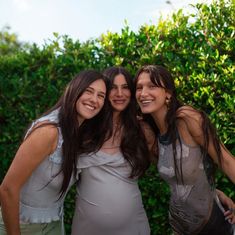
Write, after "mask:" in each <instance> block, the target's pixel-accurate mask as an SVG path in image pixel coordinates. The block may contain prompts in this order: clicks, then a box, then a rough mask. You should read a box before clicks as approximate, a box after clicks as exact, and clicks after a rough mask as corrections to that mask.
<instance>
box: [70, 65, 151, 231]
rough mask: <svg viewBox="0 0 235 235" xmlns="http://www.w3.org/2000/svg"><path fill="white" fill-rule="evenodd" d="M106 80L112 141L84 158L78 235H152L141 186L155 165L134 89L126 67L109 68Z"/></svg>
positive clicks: (107, 131) (75, 227)
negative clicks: (139, 114) (142, 124)
mask: <svg viewBox="0 0 235 235" xmlns="http://www.w3.org/2000/svg"><path fill="white" fill-rule="evenodd" d="M104 75H105V77H106V85H107V97H108V104H109V106H108V108H107V110H105V115H106V128H105V129H104V132H105V134H106V140H105V141H104V142H103V145H102V147H101V148H100V149H99V151H96V152H92V153H89V154H84V155H81V156H79V160H78V166H77V167H78V170H79V171H80V174H79V180H78V185H77V200H76V209H75V215H74V218H73V224H72V235H78V234H80V235H94V234H95V235H106V234H107V235H109V234H112V235H137V234H138V235H150V229H149V224H148V220H147V217H146V213H145V210H144V207H143V204H142V198H141V193H140V190H139V187H138V184H137V180H138V177H139V176H141V175H142V174H143V172H144V171H145V170H146V169H147V167H148V165H149V160H148V147H147V143H146V141H145V138H144V135H143V133H142V130H141V127H140V125H139V123H138V121H137V119H136V101H135V94H134V84H133V81H132V78H131V76H130V75H129V73H128V72H127V71H126V70H125V69H124V68H122V67H111V68H108V69H107V70H105V71H104Z"/></svg>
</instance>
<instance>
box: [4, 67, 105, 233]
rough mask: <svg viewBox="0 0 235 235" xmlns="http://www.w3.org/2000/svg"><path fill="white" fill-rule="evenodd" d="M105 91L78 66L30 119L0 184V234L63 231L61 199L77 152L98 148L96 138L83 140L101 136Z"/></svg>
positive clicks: (93, 76)
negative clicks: (42, 109) (52, 100)
mask: <svg viewBox="0 0 235 235" xmlns="http://www.w3.org/2000/svg"><path fill="white" fill-rule="evenodd" d="M105 96H106V85H105V82H104V77H103V75H102V74H101V73H99V72H97V71H94V70H85V71H82V72H80V73H79V74H78V75H77V76H75V77H74V79H73V80H72V81H71V82H70V83H69V84H68V86H67V88H66V89H65V92H64V94H63V95H62V97H61V98H60V99H59V101H58V102H57V104H56V105H55V106H54V107H53V108H51V109H50V110H49V111H48V112H47V113H46V114H44V115H43V116H42V117H41V118H39V119H37V120H36V121H35V122H33V124H32V125H31V128H30V129H29V130H28V132H27V134H26V136H25V139H24V141H23V143H22V144H21V146H20V147H19V149H18V151H17V153H16V155H15V158H14V160H13V162H12V164H11V166H10V168H9V170H8V172H7V174H6V176H5V178H4V180H3V182H2V184H1V186H0V205H1V211H2V215H3V216H0V235H5V234H8V235H20V234H21V235H45V234H46V235H62V234H64V227H63V202H64V198H65V195H66V193H67V192H68V190H69V188H70V186H71V185H72V184H73V183H75V180H76V179H75V176H76V159H77V154H78V153H79V151H80V153H82V151H94V150H96V149H97V148H99V147H100V146H99V144H100V142H99V141H96V142H95V144H93V145H92V146H91V145H87V144H86V143H84V142H83V140H84V139H86V135H87V133H89V138H90V139H92V138H93V136H94V135H96V134H97V135H100V140H101V142H102V136H104V135H103V134H102V133H103V129H104V126H102V123H103V122H101V120H102V117H103V113H102V112H100V111H101V109H102V107H103V105H104V102H105ZM98 113H99V114H98ZM88 119H89V120H88ZM97 122H100V123H101V124H100V125H99V126H98V127H97ZM94 128H96V132H95V133H94V131H93V130H94ZM93 133H94V134H93ZM3 221H4V223H3Z"/></svg>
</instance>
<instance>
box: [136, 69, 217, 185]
mask: <svg viewBox="0 0 235 235" xmlns="http://www.w3.org/2000/svg"><path fill="white" fill-rule="evenodd" d="M143 72H145V73H148V74H149V76H150V80H151V82H152V83H153V84H155V85H156V86H158V87H162V88H164V89H166V90H167V92H169V93H170V94H171V101H170V103H169V107H168V111H167V114H166V117H165V122H166V124H167V136H168V139H169V142H170V143H172V146H173V157H174V165H175V172H176V179H177V181H179V179H180V180H181V182H182V183H183V182H184V180H183V169H182V156H181V158H180V166H179V167H178V165H177V164H176V142H177V140H178V141H179V143H180V146H181V155H182V143H181V140H180V137H179V134H178V130H177V121H178V120H179V119H181V120H183V121H184V122H185V123H186V124H187V121H186V120H185V118H183V117H179V116H178V115H177V113H178V111H179V108H180V107H182V106H183V104H182V103H181V102H180V101H179V100H178V98H177V92H176V88H175V84H174V80H173V78H172V76H171V73H170V72H169V71H168V70H167V69H166V68H165V67H163V66H161V65H145V66H143V67H142V68H140V69H139V70H138V72H137V74H136V76H135V85H136V82H137V80H138V77H139V76H140V74H141V73H143ZM194 111H195V112H197V113H199V114H200V116H201V118H202V127H201V128H202V130H203V138H204V143H203V145H202V146H201V152H202V157H203V161H204V163H206V164H207V167H208V165H209V167H208V168H209V169H206V171H207V172H206V173H207V174H208V175H207V176H208V180H209V182H210V183H211V184H213V181H214V172H215V169H216V168H215V164H213V163H212V161H211V158H210V157H208V145H209V137H210V136H211V137H212V141H213V145H214V147H215V149H216V153H217V157H218V160H219V165H221V147H220V140H219V138H218V135H217V133H216V130H215V128H214V126H213V125H212V123H211V122H210V120H209V118H208V116H207V115H206V113H205V112H203V111H200V110H195V109H194ZM141 115H142V117H143V119H144V120H145V121H146V122H147V123H149V125H150V126H151V127H152V129H153V131H154V132H155V134H156V136H160V131H159V129H158V127H157V125H156V124H155V122H154V120H153V118H152V116H151V115H150V114H141Z"/></svg>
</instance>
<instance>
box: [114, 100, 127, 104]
mask: <svg viewBox="0 0 235 235" xmlns="http://www.w3.org/2000/svg"><path fill="white" fill-rule="evenodd" d="M113 102H114V103H115V104H124V103H125V102H126V100H113Z"/></svg>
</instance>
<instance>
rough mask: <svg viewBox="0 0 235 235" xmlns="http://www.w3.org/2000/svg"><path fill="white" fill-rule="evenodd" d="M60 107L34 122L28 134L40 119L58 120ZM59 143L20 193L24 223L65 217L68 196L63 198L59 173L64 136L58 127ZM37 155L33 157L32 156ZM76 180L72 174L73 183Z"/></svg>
mask: <svg viewBox="0 0 235 235" xmlns="http://www.w3.org/2000/svg"><path fill="white" fill-rule="evenodd" d="M58 112H59V111H58V109H57V110H54V111H53V112H51V113H50V114H48V115H46V116H44V117H41V118H39V119H38V120H36V121H35V122H33V124H32V126H31V127H30V128H29V130H28V132H27V134H26V136H27V135H28V133H30V131H31V130H32V128H33V127H34V126H35V125H36V124H37V123H39V122H42V121H49V122H54V123H58ZM58 132H59V135H58V143H57V147H56V150H55V151H54V153H52V154H51V155H49V156H48V157H47V158H46V159H45V160H44V161H43V162H42V163H41V164H40V165H39V166H38V167H37V168H36V169H35V170H34V171H33V173H32V175H31V176H30V178H29V179H28V180H27V182H26V183H25V184H24V186H23V188H22V190H21V195H20V221H21V223H50V222H52V221H58V220H63V203H64V198H65V195H64V196H63V197H62V198H60V199H59V191H60V188H61V184H62V180H63V176H62V173H59V174H58V175H57V173H58V172H59V171H60V170H61V164H62V143H63V137H62V134H61V130H60V128H59V127H58ZM32 157H33V156H32ZM73 183H75V177H74V176H72V177H71V181H70V185H69V187H68V189H67V192H68V190H69V188H70V187H71V186H72V184H73Z"/></svg>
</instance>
